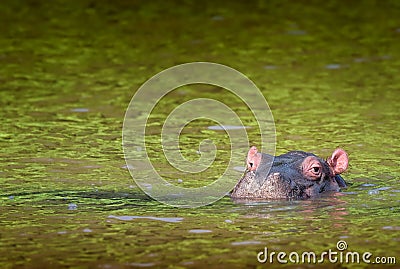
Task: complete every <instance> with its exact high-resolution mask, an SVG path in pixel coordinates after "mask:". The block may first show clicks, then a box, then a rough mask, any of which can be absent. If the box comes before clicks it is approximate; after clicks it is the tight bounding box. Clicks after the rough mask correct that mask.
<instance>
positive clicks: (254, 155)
mask: <svg viewBox="0 0 400 269" xmlns="http://www.w3.org/2000/svg"><path fill="white" fill-rule="evenodd" d="M260 163H261V153H259V152H258V150H257V148H256V147H255V146H252V147H251V148H250V149H249V152H248V153H247V159H246V166H247V170H249V171H255V170H257V168H258V166H259V165H260Z"/></svg>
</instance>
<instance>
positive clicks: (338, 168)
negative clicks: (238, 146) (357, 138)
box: [231, 146, 349, 199]
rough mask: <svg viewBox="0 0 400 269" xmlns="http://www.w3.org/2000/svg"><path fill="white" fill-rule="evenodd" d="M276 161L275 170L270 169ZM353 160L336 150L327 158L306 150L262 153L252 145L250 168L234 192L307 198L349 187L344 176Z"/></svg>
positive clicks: (257, 196)
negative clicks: (270, 153)
mask: <svg viewBox="0 0 400 269" xmlns="http://www.w3.org/2000/svg"><path fill="white" fill-rule="evenodd" d="M271 162H272V166H271V169H270V170H268V169H269V167H270V164H271ZM348 163H349V159H348V155H347V153H346V152H345V151H344V150H343V149H340V148H338V149H336V150H335V151H334V152H333V153H332V156H331V157H329V158H328V159H327V160H324V159H321V158H320V157H318V156H316V155H314V154H312V153H308V152H304V151H290V152H288V153H286V154H283V155H280V156H276V157H274V156H271V155H268V154H264V153H260V152H258V150H257V148H256V147H254V146H253V147H251V148H250V150H249V152H248V154H247V159H246V171H245V173H244V175H243V177H242V178H241V179H240V180H239V182H238V183H237V184H236V186H235V188H234V189H233V191H232V193H231V197H232V198H238V199H307V198H311V197H317V196H320V195H321V194H322V193H325V192H331V191H339V190H340V188H344V187H346V182H345V181H344V180H343V178H342V177H341V176H340V174H341V173H343V172H344V171H346V169H347V167H348Z"/></svg>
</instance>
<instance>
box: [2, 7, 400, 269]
mask: <svg viewBox="0 0 400 269" xmlns="http://www.w3.org/2000/svg"><path fill="white" fill-rule="evenodd" d="M168 3H169V2H168ZM363 3H364V4H363V5H357V4H355V3H347V4H346V5H340V4H337V3H335V2H327V3H326V6H324V7H321V5H320V3H317V2H310V3H308V4H307V5H304V4H302V3H300V2H290V3H287V2H282V1H276V2H274V1H272V2H265V3H264V2H262V1H259V2H250V3H246V4H245V3H243V4H241V3H234V4H232V3H230V4H229V5H227V4H223V3H211V2H210V3H208V2H207V3H203V2H202V3H200V2H199V3H190V2H182V3H179V4H172V3H169V4H166V3H161V2H150V3H147V2H146V3H144V2H124V1H117V2H113V3H112V4H105V3H98V2H90V1H76V3H73V2H68V4H64V3H63V2H62V1H56V2H49V3H44V2H43V3H41V2H34V1H31V2H22V1H13V2H12V3H2V4H0V5H1V7H0V14H1V16H0V24H1V25H3V26H4V25H5V26H6V27H3V29H2V33H1V35H0V62H1V68H0V81H1V83H0V116H1V119H2V124H1V126H0V147H1V149H2V150H1V155H0V158H1V163H0V167H1V169H0V182H1V190H0V197H1V200H0V205H1V207H0V211H1V214H0V222H1V226H0V227H1V228H0V267H1V268H70V267H75V268H77V267H79V268H86V267H90V268H131V267H158V268H166V267H168V266H171V267H174V268H204V267H206V266H207V267H211V268H224V267H225V268H246V267H248V268H256V267H260V268H262V267H268V266H270V264H260V263H259V262H258V261H257V253H259V252H260V251H262V250H264V247H268V249H270V250H271V251H276V252H278V251H285V252H288V253H289V252H290V251H297V252H302V251H315V252H317V253H321V252H323V251H326V250H328V249H332V250H337V249H336V243H337V242H338V241H339V240H345V241H346V243H347V244H348V249H349V250H351V251H358V252H360V253H362V252H366V251H369V252H371V253H373V256H374V257H375V256H396V257H397V264H398V263H399V262H400V256H399V253H400V247H399V245H400V244H399V241H400V208H399V202H400V184H399V175H400V169H399V160H400V159H399V153H400V152H399V146H398V144H399V141H398V134H399V125H398V122H399V116H398V115H399V114H398V113H399V106H400V105H399V104H400V97H399V90H400V78H399V76H398V70H400V60H399V59H400V58H399V57H400V53H399V52H400V50H399V46H400V45H399V44H400V42H399V38H400V34H399V31H398V29H399V27H400V21H399V20H398V18H399V17H400V11H399V10H400V6H399V4H398V3H397V2H395V1H386V2H379V3H375V2H373V1H369V2H363ZM166 5H173V8H168V7H166ZM228 6H229V7H228ZM191 61H211V62H218V63H222V64H226V65H229V66H232V67H233V68H236V69H238V70H239V71H241V72H243V73H244V74H246V75H247V76H249V77H250V78H251V79H252V80H253V81H254V82H255V83H256V84H257V85H258V86H259V88H260V89H261V90H262V91H263V94H264V96H265V97H266V98H267V100H268V102H269V105H270V107H271V109H272V113H273V115H274V118H275V123H276V129H277V154H281V153H284V152H286V151H288V150H306V151H311V152H314V153H316V154H318V155H321V156H323V157H327V156H329V155H330V154H331V153H332V151H333V150H334V148H336V147H338V146H340V147H343V148H344V149H345V150H346V151H347V152H348V153H349V154H350V169H349V171H348V172H347V173H346V174H345V175H344V178H346V179H347V180H348V181H349V182H350V183H351V185H350V187H349V188H348V189H346V190H345V191H344V192H342V193H337V194H334V195H330V196H327V197H322V198H320V199H316V200H309V201H271V202H248V203H234V202H233V201H231V200H230V199H229V198H228V197H225V198H223V199H222V200H220V201H218V202H217V203H215V204H212V205H210V206H206V207H202V208H198V209H176V208H171V207H168V206H166V205H163V204H160V203H158V202H156V201H153V200H151V199H150V198H148V197H147V196H146V195H145V194H144V193H143V192H142V191H141V190H139V188H138V187H137V186H136V185H135V184H134V182H133V181H132V178H131V177H130V175H129V173H128V170H127V167H126V165H125V162H124V158H123V153H122V149H121V141H122V140H121V130H122V122H123V116H124V113H125V109H126V107H127V105H128V104H129V101H130V99H131V97H132V96H133V94H134V91H135V90H136V89H137V88H138V87H139V86H140V85H141V84H142V83H143V82H145V81H146V80H147V79H149V78H150V77H151V76H153V75H154V74H156V73H157V72H159V71H162V70H163V69H165V68H168V67H171V66H173V65H176V64H180V63H185V62H191ZM194 97H212V98H216V99H219V100H224V101H226V102H227V103H228V104H229V106H230V107H232V109H233V110H234V111H235V112H237V113H238V114H240V115H241V116H242V118H244V122H245V124H246V126H248V127H249V128H247V131H248V133H249V137H250V140H251V141H252V143H254V144H255V145H257V144H258V143H259V140H258V139H259V138H258V134H257V130H256V128H254V126H255V124H256V123H255V122H254V120H252V118H251V115H250V114H249V112H248V111H246V110H245V109H243V106H242V105H241V103H240V102H238V101H237V100H236V99H235V98H234V97H233V96H231V95H229V94H228V93H227V92H226V91H224V90H221V89H216V88H213V87H204V86H202V87H201V86H198V87H183V88H181V89H177V90H176V91H174V92H173V93H172V94H170V95H169V96H167V97H166V99H165V100H163V101H162V102H161V103H160V104H159V106H158V107H157V108H156V109H155V111H154V114H153V115H152V116H151V118H150V122H151V124H150V126H149V127H148V133H149V135H148V141H149V145H150V151H151V154H150V155H151V156H150V157H151V158H152V160H153V161H155V162H156V163H158V166H157V169H159V170H160V171H161V172H162V173H163V174H164V175H165V177H166V178H167V179H168V180H169V182H170V183H171V184H179V185H180V186H181V185H182V186H185V187H186V186H188V187H191V186H201V185H204V184H207V183H209V182H211V181H213V180H214V179H215V178H216V177H218V176H219V174H220V173H222V172H223V168H224V165H226V163H225V160H227V157H228V156H229V155H228V152H229V147H227V146H226V142H227V139H228V137H227V136H226V135H225V134H224V132H222V131H219V130H212V128H211V130H210V129H209V128H208V127H210V126H215V125H216V124H215V122H212V121H197V122H193V123H192V124H190V125H188V126H187V127H186V128H185V129H184V130H183V133H182V138H181V146H182V151H183V153H184V154H185V156H186V157H187V158H188V159H189V160H196V159H197V158H198V155H199V147H198V144H199V141H202V140H203V139H207V138H210V137H213V139H214V141H216V142H217V144H218V149H219V151H218V152H219V153H218V154H217V159H218V160H219V162H217V163H216V164H214V166H213V169H212V170H211V171H206V172H205V173H204V174H203V175H202V176H201V177H195V176H185V177H183V176H182V174H179V173H178V172H176V171H173V170H171V169H170V168H169V167H168V165H167V163H166V160H165V159H164V158H163V157H162V151H161V148H160V146H159V145H158V141H159V129H160V124H159V123H160V122H162V121H163V119H165V117H166V116H167V113H168V112H169V111H171V109H173V108H174V107H175V106H176V105H177V104H179V103H180V102H182V101H185V100H190V99H191V98H194ZM243 158H244V156H243ZM239 176H240V172H238V178H239ZM274 264H275V265H276V266H277V263H276V262H275V263H274ZM288 266H289V267H290V266H295V267H296V268H307V267H309V265H307V264H301V265H293V264H291V265H288ZM326 266H328V267H329V266H331V267H334V266H339V265H338V264H336V265H335V264H333V265H330V264H326ZM343 266H345V265H343ZM392 266H393V265H392ZM398 266H399V265H397V267H398ZM359 267H360V268H363V267H367V265H366V264H361V265H359ZM387 267H388V268H390V266H387ZM393 267H396V265H394V266H393Z"/></svg>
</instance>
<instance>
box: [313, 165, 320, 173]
mask: <svg viewBox="0 0 400 269" xmlns="http://www.w3.org/2000/svg"><path fill="white" fill-rule="evenodd" d="M312 170H313V172H314V173H316V174H318V173H319V167H317V166H314V167H313V168H312Z"/></svg>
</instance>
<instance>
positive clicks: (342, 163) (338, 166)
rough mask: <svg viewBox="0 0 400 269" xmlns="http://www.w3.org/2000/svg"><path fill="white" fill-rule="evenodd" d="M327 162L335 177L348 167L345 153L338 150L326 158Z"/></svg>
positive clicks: (347, 158)
mask: <svg viewBox="0 0 400 269" xmlns="http://www.w3.org/2000/svg"><path fill="white" fill-rule="evenodd" d="M327 162H328V164H329V166H330V167H331V168H332V170H333V171H334V173H335V175H338V174H341V173H343V172H344V171H346V170H347V167H348V166H349V157H348V156H347V153H346V151H344V150H343V149H341V148H338V149H336V150H335V151H334V152H333V153H332V156H331V157H329V158H328V160H327Z"/></svg>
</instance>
